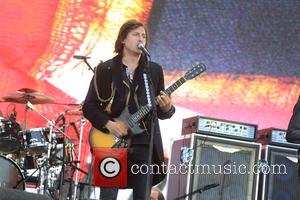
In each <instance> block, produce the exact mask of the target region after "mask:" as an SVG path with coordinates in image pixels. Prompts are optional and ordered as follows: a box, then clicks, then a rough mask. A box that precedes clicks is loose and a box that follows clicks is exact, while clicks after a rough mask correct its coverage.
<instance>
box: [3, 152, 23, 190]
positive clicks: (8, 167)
mask: <svg viewBox="0 0 300 200" xmlns="http://www.w3.org/2000/svg"><path fill="white" fill-rule="evenodd" d="M0 169H1V173H0V187H5V188H15V189H19V190H24V189H25V182H22V181H23V180H24V176H23V174H22V172H21V169H20V167H19V166H18V165H17V164H16V163H15V162H14V161H12V160H11V159H9V158H6V157H4V156H2V155H0ZM21 182H22V183H21Z"/></svg>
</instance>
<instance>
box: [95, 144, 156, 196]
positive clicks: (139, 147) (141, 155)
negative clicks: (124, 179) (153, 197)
mask: <svg viewBox="0 0 300 200" xmlns="http://www.w3.org/2000/svg"><path fill="white" fill-rule="evenodd" d="M148 152H149V145H148V144H133V145H132V146H131V147H130V148H129V150H128V168H127V169H128V170H127V172H128V187H129V188H132V189H133V199H134V200H144V199H145V196H146V185H147V173H146V172H147V170H148V172H149V173H150V169H149V168H147V164H148ZM137 166H138V167H137ZM141 166H142V167H141ZM151 187H152V175H151V173H150V182H149V184H148V191H150V190H151ZM117 195H118V188H101V189H100V199H103V200H115V199H117ZM147 195H150V194H147Z"/></svg>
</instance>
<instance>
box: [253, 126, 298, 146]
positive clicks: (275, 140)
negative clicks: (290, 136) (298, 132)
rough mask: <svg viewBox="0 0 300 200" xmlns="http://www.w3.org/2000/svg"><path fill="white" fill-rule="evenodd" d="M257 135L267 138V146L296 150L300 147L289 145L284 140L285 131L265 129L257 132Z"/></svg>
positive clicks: (293, 144)
mask: <svg viewBox="0 0 300 200" xmlns="http://www.w3.org/2000/svg"><path fill="white" fill-rule="evenodd" d="M257 135H260V136H267V137H266V138H269V139H268V140H269V144H272V145H276V146H283V147H291V148H298V147H300V145H299V144H295V143H290V142H288V141H287V140H286V130H282V129H277V128H267V129H262V130H258V133H257Z"/></svg>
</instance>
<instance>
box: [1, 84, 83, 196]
mask: <svg viewBox="0 0 300 200" xmlns="http://www.w3.org/2000/svg"><path fill="white" fill-rule="evenodd" d="M2 98H3V101H2V102H13V103H20V104H25V105H26V108H25V115H24V126H23V127H22V128H21V126H20V124H19V123H17V121H16V116H17V112H16V111H13V112H12V114H11V115H10V116H9V117H7V118H5V117H3V116H1V115H0V169H1V173H0V187H6V188H13V189H19V190H25V186H26V187H27V184H29V183H31V184H33V185H35V187H36V192H37V193H39V194H46V195H49V196H51V197H52V198H53V199H73V198H74V199H75V197H76V195H75V197H74V196H72V195H74V194H71V193H70V192H69V194H68V197H66V196H64V197H63V195H65V194H62V192H61V191H62V190H65V189H62V187H63V185H64V182H65V181H66V180H67V179H66V178H65V177H67V174H68V173H69V175H70V171H72V175H70V176H69V177H71V178H69V180H68V181H69V184H68V185H69V187H71V186H72V185H74V184H73V183H72V182H73V175H74V172H76V182H75V186H77V185H78V172H79V171H80V172H82V173H84V174H87V173H86V172H85V171H83V170H81V169H80V168H79V160H80V156H77V157H76V158H75V145H74V140H73V139H71V138H70V137H69V136H68V135H67V134H65V132H64V131H65V127H66V126H65V125H63V124H65V118H64V115H65V114H67V115H79V116H81V119H80V138H78V139H80V143H79V150H78V151H79V155H80V151H81V141H82V133H83V126H84V124H85V122H86V121H85V119H84V117H83V116H82V111H81V108H80V109H78V110H67V111H66V112H64V113H63V114H62V115H60V116H59V117H58V119H56V120H55V121H54V120H49V119H47V118H46V117H45V116H44V115H43V114H42V113H41V112H39V111H37V109H36V108H35V107H34V105H35V104H47V103H52V104H55V102H54V101H53V99H52V98H50V97H48V96H45V95H43V94H40V93H38V92H37V91H35V90H32V89H29V88H23V89H20V90H18V91H17V93H13V94H8V95H5V96H4V97H2ZM57 104H59V103H57ZM63 105H68V104H63ZM77 105H78V106H80V104H77ZM29 110H32V111H34V112H36V113H37V114H38V115H40V116H41V117H42V118H43V119H44V120H45V121H47V123H48V126H47V127H38V128H31V129H26V120H27V114H28V111H29ZM0 114H1V112H0ZM61 120H63V122H64V123H63V124H61V125H62V126H60V127H57V126H56V125H57V124H58V123H57V122H59V121H61ZM75 159H77V161H76V160H75ZM76 190H77V188H75V191H76ZM69 191H72V189H70V188H69ZM75 194H76V192H75Z"/></svg>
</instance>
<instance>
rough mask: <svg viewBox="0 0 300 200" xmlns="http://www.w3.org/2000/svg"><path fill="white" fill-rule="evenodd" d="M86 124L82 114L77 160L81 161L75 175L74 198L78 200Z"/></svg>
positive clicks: (77, 165)
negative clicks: (79, 174) (83, 136)
mask: <svg viewBox="0 0 300 200" xmlns="http://www.w3.org/2000/svg"><path fill="white" fill-rule="evenodd" d="M85 124H86V119H85V118H84V116H83V115H82V116H81V123H80V136H79V147H78V157H77V160H78V161H79V162H78V163H77V164H76V175H75V184H74V196H73V199H74V200H76V195H77V194H76V193H77V187H78V173H79V170H78V169H79V167H80V157H81V147H82V135H83V127H84V125H85Z"/></svg>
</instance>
